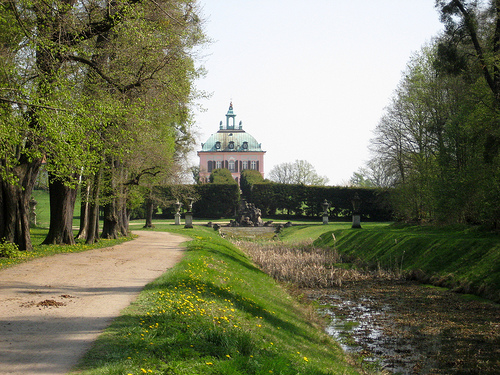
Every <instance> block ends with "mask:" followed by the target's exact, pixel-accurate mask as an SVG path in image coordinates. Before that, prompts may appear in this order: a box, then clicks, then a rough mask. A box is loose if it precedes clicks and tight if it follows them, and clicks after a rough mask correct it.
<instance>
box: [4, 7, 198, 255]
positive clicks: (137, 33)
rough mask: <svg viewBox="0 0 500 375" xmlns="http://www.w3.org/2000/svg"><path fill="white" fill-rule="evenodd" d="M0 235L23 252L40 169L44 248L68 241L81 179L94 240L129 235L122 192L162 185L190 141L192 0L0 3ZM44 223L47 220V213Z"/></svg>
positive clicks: (193, 42)
mask: <svg viewBox="0 0 500 375" xmlns="http://www.w3.org/2000/svg"><path fill="white" fill-rule="evenodd" d="M2 24H3V25H7V24H8V25H9V26H8V27H0V41H1V47H0V56H1V57H2V61H3V62H5V63H4V64H2V67H0V118H1V122H0V137H1V139H2V142H1V144H0V148H1V149H0V150H1V151H2V153H1V155H2V156H1V157H0V158H1V163H0V238H2V237H3V238H5V239H6V240H7V241H11V242H15V243H17V244H18V245H19V246H20V248H22V249H29V248H30V247H31V244H30V238H29V223H28V219H27V211H28V210H27V207H28V202H29V199H30V195H31V190H32V188H33V184H34V180H35V179H36V176H37V175H38V171H39V169H40V167H41V165H42V163H45V162H46V168H47V170H48V172H49V186H50V189H51V192H54V194H52V193H51V196H52V195H54V197H56V196H58V197H60V198H59V199H55V198H54V199H51V229H50V231H49V236H48V238H47V240H46V241H47V242H48V243H68V242H71V237H72V230H71V224H70V220H69V217H68V215H70V213H71V212H72V207H71V206H72V205H74V198H75V196H76V194H75V191H76V188H77V187H78V186H80V184H81V183H82V182H83V183H84V186H85V193H84V194H83V195H82V196H83V198H84V201H85V202H86V203H87V204H88V205H89V206H92V209H90V211H88V213H87V214H88V215H89V217H90V218H91V219H90V222H89V223H90V224H91V225H94V226H93V227H92V228H90V229H89V228H87V229H88V230H87V236H88V238H87V240H88V241H89V242H92V241H94V240H95V233H96V232H95V230H94V229H95V228H94V227H95V223H94V221H96V220H97V217H96V211H95V209H96V208H98V207H99V205H101V206H103V207H104V209H105V222H104V226H105V228H104V230H103V234H105V236H107V237H109V236H111V237H112V236H116V235H117V233H118V232H120V231H121V232H124V231H126V230H127V228H126V227H127V210H128V207H127V204H128V203H127V196H128V195H129V194H130V192H131V191H132V190H133V189H134V188H135V187H136V186H138V185H139V184H140V183H141V181H143V180H144V179H145V178H146V177H153V176H156V177H160V176H162V179H163V180H165V179H166V178H167V177H168V176H169V175H172V173H173V172H174V171H175V169H176V168H174V165H180V161H181V160H182V156H183V155H184V153H185V152H186V151H188V150H189V148H190V147H191V146H192V143H193V137H192V134H191V123H192V120H191V107H192V104H193V102H194V101H195V100H196V99H197V98H198V97H199V94H198V93H197V92H196V90H195V88H194V80H195V79H196V78H197V77H199V76H200V75H201V74H203V70H202V69H201V68H200V67H197V66H196V62H195V60H196V54H195V49H196V48H197V47H198V46H200V45H202V44H204V43H206V42H207V39H206V37H205V35H204V33H203V30H202V26H203V22H202V18H201V14H200V10H199V7H198V5H197V2H196V1H195V0H174V1H166V0H159V1H154V2H150V1H141V0H124V1H120V2H112V1H97V0H77V1H71V2H68V1H67V0H56V1H52V2H50V3H47V2H44V1H38V0H35V1H31V0H30V1H28V0H12V1H9V2H3V3H1V4H0V25H2ZM52 216H53V217H52Z"/></svg>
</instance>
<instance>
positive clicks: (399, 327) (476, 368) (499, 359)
mask: <svg viewBox="0 0 500 375" xmlns="http://www.w3.org/2000/svg"><path fill="white" fill-rule="evenodd" d="M308 294H309V296H310V298H314V299H316V300H319V301H320V303H321V304H323V306H324V307H323V308H322V309H321V311H322V312H323V313H324V314H325V315H326V316H328V317H329V319H330V324H329V325H328V327H327V328H326V332H327V333H328V334H330V335H331V336H333V337H334V338H335V339H336V340H337V341H339V342H340V343H341V345H342V347H343V348H344V350H345V351H347V352H348V353H351V354H352V355H354V356H355V357H357V358H358V359H360V360H361V361H362V362H363V363H364V364H365V365H366V366H369V367H372V368H373V367H375V368H377V369H379V370H385V371H386V372H389V373H395V374H464V373H467V374H499V373H500V307H499V305H495V304H491V303H480V302H477V301H466V300H464V299H463V298H461V297H460V295H457V294H456V293H452V292H449V291H442V290H438V289H435V288H429V287H424V286H420V285H417V284H415V283H410V282H404V281H388V280H363V281H359V282H349V283H344V285H343V287H342V288H336V289H328V290H314V291H312V290H310V291H309V292H308Z"/></svg>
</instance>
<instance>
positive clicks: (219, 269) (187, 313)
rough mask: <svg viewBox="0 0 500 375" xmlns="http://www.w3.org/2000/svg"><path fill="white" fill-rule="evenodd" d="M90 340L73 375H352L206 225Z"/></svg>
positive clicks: (336, 352)
mask: <svg viewBox="0 0 500 375" xmlns="http://www.w3.org/2000/svg"><path fill="white" fill-rule="evenodd" d="M165 229H168V230H169V231H172V232H177V233H181V234H183V235H189V236H191V237H192V238H193V240H192V241H190V242H188V243H187V249H186V255H185V257H184V258H183V260H182V261H181V262H180V263H179V264H178V265H177V266H176V267H174V268H173V269H172V270H170V271H168V272H167V273H165V274H164V275H163V276H162V277H160V278H159V279H157V280H156V281H154V282H153V283H151V284H149V285H148V286H147V287H146V288H145V290H144V291H143V292H142V293H141V295H140V297H139V298H138V300H137V301H136V302H134V303H133V304H132V305H131V306H130V307H129V308H127V309H125V311H123V314H122V316H121V317H119V318H118V319H117V320H115V322H114V323H113V324H112V326H111V327H110V328H109V329H108V330H107V331H106V332H105V333H104V334H103V335H102V336H101V337H100V338H99V339H98V341H97V343H96V345H95V346H94V347H93V349H92V350H91V351H90V352H89V353H88V354H87V355H86V357H85V358H84V361H83V362H82V364H81V366H80V367H79V368H78V369H77V371H76V372H75V374H109V375H112V374H116V375H118V374H120V375H123V374H134V375H138V374H147V373H151V374H186V375H187V374H189V375H192V374H228V375H229V374H230V375H237V374H262V375H263V374H266V375H268V374H283V375H287V374H290V375H291V374H310V375H313V374H314V375H322V374H356V373H358V370H356V369H355V368H354V367H351V366H350V365H348V364H347V362H346V358H345V357H344V354H343V352H342V351H341V349H340V348H339V347H338V345H337V344H336V343H335V342H333V341H332V339H331V338H330V337H328V336H327V335H326V334H325V333H323V331H322V329H321V328H320V327H319V325H317V324H314V323H312V319H311V317H312V316H315V313H314V312H313V311H314V310H313V309H310V308H307V307H304V306H303V305H301V304H299V303H298V302H297V301H296V300H295V299H294V298H293V297H291V296H290V295H289V294H288V293H287V292H286V291H285V290H284V289H283V288H282V287H281V286H280V285H278V284H277V283H276V282H275V281H273V280H272V279H271V278H270V277H268V276H267V275H266V274H264V273H263V272H262V271H260V270H259V269H258V268H256V267H255V266H254V265H253V264H252V263H251V262H250V261H249V259H248V258H247V257H246V256H245V255H244V254H243V253H242V252H241V251H240V250H239V249H238V248H236V247H235V246H233V245H232V244H231V243H230V242H229V241H227V240H225V239H222V238H220V237H219V236H218V235H217V233H216V232H215V231H214V230H213V229H211V228H206V227H201V226H200V227H195V228H194V229H184V228H176V227H174V226H172V225H161V224H159V225H158V226H157V228H156V229H155V230H165Z"/></svg>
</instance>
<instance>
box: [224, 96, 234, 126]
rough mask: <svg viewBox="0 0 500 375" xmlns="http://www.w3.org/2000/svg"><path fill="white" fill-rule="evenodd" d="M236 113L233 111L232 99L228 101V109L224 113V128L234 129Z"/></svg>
mask: <svg viewBox="0 0 500 375" xmlns="http://www.w3.org/2000/svg"><path fill="white" fill-rule="evenodd" d="M235 117H236V114H235V113H234V112H233V101H232V100H231V102H230V103H229V109H228V111H227V113H226V129H234V125H235Z"/></svg>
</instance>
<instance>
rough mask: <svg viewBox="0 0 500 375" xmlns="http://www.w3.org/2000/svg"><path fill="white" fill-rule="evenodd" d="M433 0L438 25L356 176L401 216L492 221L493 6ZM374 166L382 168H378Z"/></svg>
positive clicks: (496, 103)
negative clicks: (378, 180)
mask: <svg viewBox="0 0 500 375" xmlns="http://www.w3.org/2000/svg"><path fill="white" fill-rule="evenodd" d="M499 5H500V4H499V2H498V1H491V2H488V3H485V2H478V1H461V0H452V1H440V0H438V1H437V2H436V6H437V9H438V10H439V12H440V14H441V19H442V21H443V22H444V24H445V31H444V33H442V34H441V35H439V36H437V37H436V39H435V40H434V41H433V42H432V43H430V44H429V45H426V46H424V47H423V48H422V49H421V51H420V52H418V53H416V54H415V55H414V56H413V57H412V58H411V60H410V61H409V63H408V65H407V68H406V70H405V71H404V72H403V76H402V78H401V81H400V83H399V85H398V87H397V88H396V90H395V92H394V95H393V97H392V99H391V101H390V103H389V105H388V106H387V108H386V110H385V113H384V115H383V116H382V118H381V119H380V122H379V124H378V126H377V127H376V130H375V136H374V138H373V139H372V141H371V146H370V147H371V150H372V153H373V158H372V160H370V163H369V164H368V165H367V168H365V169H364V170H363V173H362V175H363V176H362V177H363V178H365V179H367V180H370V181H374V180H373V179H372V177H373V176H377V175H378V176H380V175H382V176H383V181H385V182H386V183H388V184H387V186H392V187H394V188H395V190H394V194H393V204H394V207H395V213H396V215H397V216H398V217H399V218H400V219H401V220H406V221H439V222H444V223H468V224H482V225H486V226H488V227H497V226H498V224H500V209H499V208H498V204H497V203H496V202H498V197H499V196H500V185H499V184H498V181H499V179H500V159H499V151H500V127H499V123H500V117H499V114H500V100H499V99H500V96H499V94H500V74H498V72H500V65H499V61H500V59H499V57H500V55H499V53H500V6H499ZM380 172H382V173H380Z"/></svg>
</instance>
